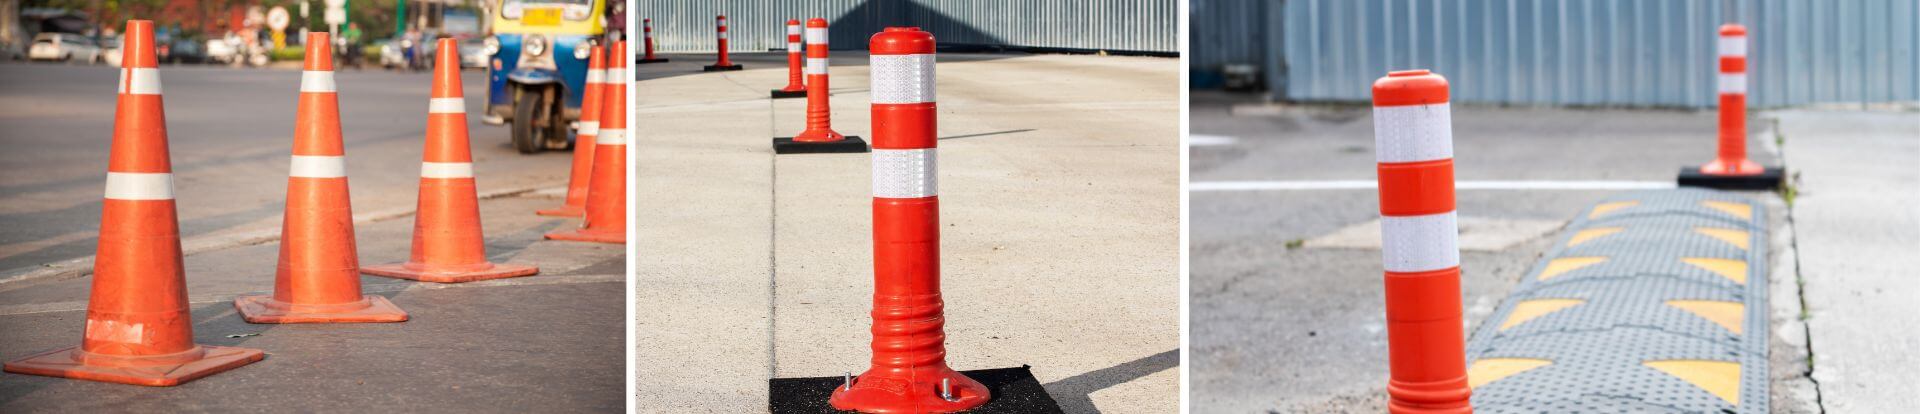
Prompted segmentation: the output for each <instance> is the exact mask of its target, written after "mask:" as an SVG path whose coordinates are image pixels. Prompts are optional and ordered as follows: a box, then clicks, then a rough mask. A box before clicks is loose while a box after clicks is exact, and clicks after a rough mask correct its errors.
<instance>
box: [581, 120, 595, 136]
mask: <svg viewBox="0 0 1920 414" xmlns="http://www.w3.org/2000/svg"><path fill="white" fill-rule="evenodd" d="M599 133H600V121H580V131H579V132H578V134H579V135H595V134H599Z"/></svg>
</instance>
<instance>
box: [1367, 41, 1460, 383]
mask: <svg viewBox="0 0 1920 414" xmlns="http://www.w3.org/2000/svg"><path fill="white" fill-rule="evenodd" d="M1447 95H1448V92H1447V79H1446V78H1443V77H1441V76H1440V75H1436V74H1433V73H1431V72H1428V71H1425V70H1406V71H1397V72H1393V73H1390V74H1388V75H1387V76H1386V77H1384V78H1380V80H1378V81H1375V82H1374V83H1373V135H1374V148H1376V149H1377V150H1376V153H1375V160H1376V161H1377V162H1378V163H1379V165H1378V166H1377V168H1378V172H1379V177H1380V178H1379V180H1380V236H1381V240H1382V244H1381V249H1380V252H1381V255H1382V260H1381V262H1382V264H1383V267H1385V268H1386V276H1385V278H1384V280H1385V283H1386V305H1387V352H1388V359H1389V370H1390V371H1391V375H1392V379H1391V381H1389V382H1388V383H1387V393H1388V395H1389V397H1390V398H1391V399H1390V400H1389V401H1388V405H1387V408H1388V411H1391V412H1394V413H1471V412H1473V407H1472V405H1471V403H1470V401H1469V398H1470V397H1471V396H1472V393H1473V392H1472V390H1470V389H1468V388H1467V361H1466V359H1467V356H1466V327H1465V326H1464V325H1462V324H1461V320H1460V317H1461V316H1460V315H1461V310H1460V248H1459V243H1458V240H1457V238H1458V237H1459V232H1460V227H1459V222H1458V217H1457V216H1456V215H1455V213H1454V199H1453V116H1452V111H1451V109H1450V108H1449V107H1448V99H1447Z"/></svg>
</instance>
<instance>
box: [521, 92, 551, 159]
mask: <svg viewBox="0 0 1920 414" xmlns="http://www.w3.org/2000/svg"><path fill="white" fill-rule="evenodd" d="M551 89H552V88H538V89H534V88H526V89H521V90H520V93H519V96H518V98H519V99H514V101H513V148H514V149H516V150H519V151H520V153H521V154H532V153H536V152H540V150H541V149H542V148H543V147H545V146H546V142H547V140H548V139H549V138H548V137H547V135H548V134H550V133H552V128H547V124H552V123H553V122H554V120H553V117H552V116H551V113H552V111H551V110H549V109H548V108H549V104H548V103H547V102H548V101H549V100H550V99H552V96H553V94H551V93H547V92H548V91H549V90H551Z"/></svg>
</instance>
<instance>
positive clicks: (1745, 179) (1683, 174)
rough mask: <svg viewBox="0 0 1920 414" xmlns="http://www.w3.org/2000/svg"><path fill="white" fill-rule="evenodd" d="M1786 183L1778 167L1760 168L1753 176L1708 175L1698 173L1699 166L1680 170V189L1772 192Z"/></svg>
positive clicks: (1783, 174) (1784, 175)
mask: <svg viewBox="0 0 1920 414" xmlns="http://www.w3.org/2000/svg"><path fill="white" fill-rule="evenodd" d="M1784 183H1786V174H1785V173H1784V172H1781V171H1780V167H1762V168H1761V170H1760V173H1759V174H1754V175H1709V174H1702V173H1700V166H1698V165H1695V166H1689V167H1681V168H1680V186H1681V187H1705V188H1712V189H1718V190H1773V189H1778V188H1780V185H1781V184H1784Z"/></svg>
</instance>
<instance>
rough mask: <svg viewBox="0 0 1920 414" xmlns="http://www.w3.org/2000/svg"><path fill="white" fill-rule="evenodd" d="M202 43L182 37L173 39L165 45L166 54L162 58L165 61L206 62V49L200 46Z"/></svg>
mask: <svg viewBox="0 0 1920 414" xmlns="http://www.w3.org/2000/svg"><path fill="white" fill-rule="evenodd" d="M203 44H204V43H201V42H200V41H197V40H193V39H188V38H184V37H183V38H180V39H175V40H174V41H173V43H172V44H171V45H168V46H167V56H166V57H165V58H164V59H163V60H165V61H166V62H167V63H206V62H207V49H206V47H204V46H201V45H203Z"/></svg>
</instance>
